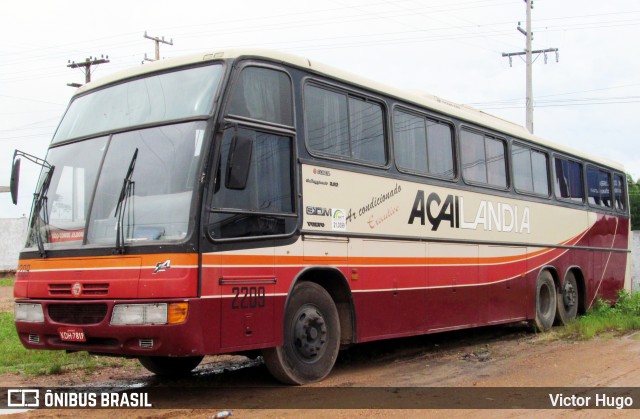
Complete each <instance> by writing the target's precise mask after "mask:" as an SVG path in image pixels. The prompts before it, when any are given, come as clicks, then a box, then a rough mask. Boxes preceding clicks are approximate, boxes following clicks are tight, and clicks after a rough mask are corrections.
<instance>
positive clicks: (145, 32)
mask: <svg viewBox="0 0 640 419" xmlns="http://www.w3.org/2000/svg"><path fill="white" fill-rule="evenodd" d="M144 37H145V38H147V39H151V40H152V41H153V42H155V44H156V59H155V60H152V59H151V58H147V54H145V55H144V61H158V60H159V59H160V43H163V44H167V45H173V38H171V40H169V41H165V39H164V36H163V37H162V38H158V37H157V36H156V37H153V36H149V35H147V31H144ZM144 61H143V62H144Z"/></svg>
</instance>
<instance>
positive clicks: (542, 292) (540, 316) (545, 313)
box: [532, 271, 557, 332]
mask: <svg viewBox="0 0 640 419" xmlns="http://www.w3.org/2000/svg"><path fill="white" fill-rule="evenodd" d="M556 298H557V297H556V286H555V283H554V282H553V277H552V276H551V273H549V271H543V272H541V273H540V275H539V276H538V279H537V280H536V315H535V318H534V320H533V323H532V324H533V328H534V329H535V330H536V331H538V332H546V331H547V330H549V329H551V327H552V326H553V321H554V320H555V316H556V306H557V303H556Z"/></svg>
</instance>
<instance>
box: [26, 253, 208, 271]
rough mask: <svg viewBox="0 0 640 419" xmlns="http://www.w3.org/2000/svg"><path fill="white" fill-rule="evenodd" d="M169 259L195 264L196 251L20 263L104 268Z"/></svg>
mask: <svg viewBox="0 0 640 419" xmlns="http://www.w3.org/2000/svg"><path fill="white" fill-rule="evenodd" d="M166 260H171V265H173V266H180V265H188V266H197V265H198V254H197V253H186V254H185V253H161V254H152V255H127V256H121V255H119V256H91V257H70V258H56V259H21V260H20V264H21V265H29V269H30V270H31V271H39V270H59V269H104V268H139V267H140V266H155V265H156V264H157V263H158V262H164V261H166Z"/></svg>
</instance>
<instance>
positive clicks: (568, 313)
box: [556, 272, 578, 325]
mask: <svg viewBox="0 0 640 419" xmlns="http://www.w3.org/2000/svg"><path fill="white" fill-rule="evenodd" d="M557 300H558V302H557V305H558V307H557V310H556V323H557V324H559V325H565V324H567V323H568V322H569V321H571V320H573V319H575V318H576V315H577V314H578V283H577V281H576V277H575V275H574V274H573V272H568V273H567V276H566V277H565V279H564V284H562V288H561V289H560V290H559V292H558V296H557Z"/></svg>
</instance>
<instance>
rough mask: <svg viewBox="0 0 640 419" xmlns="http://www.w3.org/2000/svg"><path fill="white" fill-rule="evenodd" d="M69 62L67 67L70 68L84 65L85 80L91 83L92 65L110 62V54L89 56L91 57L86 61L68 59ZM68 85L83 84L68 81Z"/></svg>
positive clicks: (76, 85) (77, 85) (78, 85)
mask: <svg viewBox="0 0 640 419" xmlns="http://www.w3.org/2000/svg"><path fill="white" fill-rule="evenodd" d="M67 62H68V63H69V64H67V67H69V68H81V67H83V68H84V70H82V71H84V82H85V84H86V83H89V82H90V81H91V66H92V65H98V64H106V63H108V62H109V56H108V55H107V56H106V57H105V56H104V55H101V56H100V58H97V57H89V58H85V60H84V61H82V62H79V63H76V62H75V61H71V60H69V61H67ZM67 86H71V87H81V86H82V85H81V84H80V83H67Z"/></svg>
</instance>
